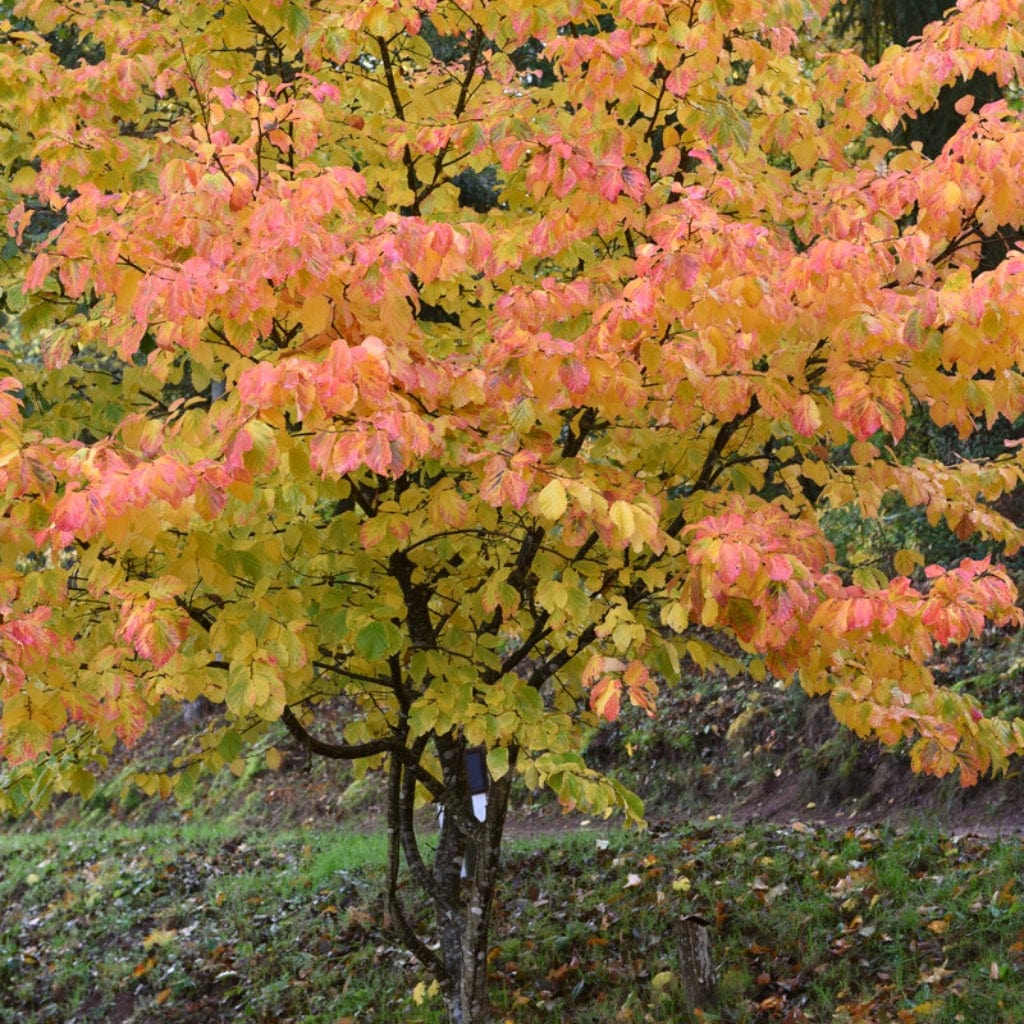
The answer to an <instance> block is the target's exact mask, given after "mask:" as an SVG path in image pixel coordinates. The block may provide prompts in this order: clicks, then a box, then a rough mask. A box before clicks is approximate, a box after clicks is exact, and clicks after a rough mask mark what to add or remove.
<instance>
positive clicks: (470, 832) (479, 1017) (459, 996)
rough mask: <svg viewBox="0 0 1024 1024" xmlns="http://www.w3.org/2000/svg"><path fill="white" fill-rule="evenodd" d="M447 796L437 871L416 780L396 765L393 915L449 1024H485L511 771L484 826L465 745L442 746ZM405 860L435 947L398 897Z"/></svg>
mask: <svg viewBox="0 0 1024 1024" xmlns="http://www.w3.org/2000/svg"><path fill="white" fill-rule="evenodd" d="M436 748H437V753H438V758H439V761H440V763H441V769H442V777H443V778H442V781H443V783H444V797H443V800H442V802H441V805H440V808H439V809H440V811H441V812H442V813H441V815H440V828H439V832H438V836H437V850H436V853H435V856H434V862H433V865H432V866H430V865H428V864H427V863H426V861H425V860H424V859H423V857H422V855H421V853H420V847H419V843H418V841H417V838H416V831H415V819H414V816H413V813H412V812H413V805H414V798H415V792H416V780H415V778H414V777H413V775H412V774H411V773H410V772H408V771H407V770H403V767H402V765H401V764H399V763H398V762H397V761H393V763H392V767H391V787H390V790H389V794H390V799H389V805H388V839H389V872H388V909H389V915H390V918H391V924H392V926H393V927H394V929H395V930H396V931H397V932H398V934H399V937H400V938H401V939H402V941H403V942H404V943H405V945H406V946H407V947H408V948H409V949H411V950H412V951H413V952H414V953H415V954H416V955H417V957H419V959H420V960H421V961H423V963H424V964H425V965H426V966H427V967H428V968H429V969H430V970H431V972H432V973H433V974H434V977H435V978H436V979H437V981H438V983H439V985H440V988H441V993H442V997H443V999H444V1003H445V1009H446V1013H447V1017H448V1021H449V1024H486V1021H487V1020H488V1019H489V1016H490V1002H489V999H488V996H487V953H488V943H489V937H490V923H491V910H492V907H493V903H494V891H495V886H496V883H497V879H498V871H499V868H500V854H501V841H502V835H503V833H504V828H505V814H506V811H507V809H508V799H509V793H510V790H511V784H512V777H513V771H512V767H513V766H514V762H515V751H510V752H509V761H510V768H509V771H508V772H507V773H506V775H505V776H504V777H503V778H501V779H499V780H497V781H495V782H492V784H491V786H490V790H489V792H488V801H487V812H486V817H485V819H484V821H478V820H477V819H476V818H475V817H474V815H473V810H472V799H471V795H470V792H469V786H468V781H467V778H466V771H465V765H464V760H463V755H464V753H465V743H464V742H463V741H461V740H456V739H453V738H452V737H450V736H448V737H441V738H438V739H437V740H436ZM400 860H404V861H405V865H406V868H407V870H408V873H409V875H410V876H411V882H412V886H411V888H414V889H416V890H418V891H419V894H420V896H421V897H422V899H421V900H420V901H419V905H421V906H422V905H423V904H426V905H428V906H430V908H431V910H432V916H433V925H434V929H433V931H434V938H435V942H433V943H431V942H428V941H425V940H424V939H423V938H422V937H421V935H420V933H419V931H418V930H417V927H416V921H415V919H414V915H413V914H411V913H410V912H409V910H408V908H407V907H406V906H405V905H404V903H403V901H402V900H401V899H400V897H399V884H398V876H399V861H400Z"/></svg>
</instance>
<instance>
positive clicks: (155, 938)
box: [142, 928, 178, 949]
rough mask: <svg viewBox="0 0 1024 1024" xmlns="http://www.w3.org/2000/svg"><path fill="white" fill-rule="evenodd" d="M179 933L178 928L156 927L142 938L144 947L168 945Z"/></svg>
mask: <svg viewBox="0 0 1024 1024" xmlns="http://www.w3.org/2000/svg"><path fill="white" fill-rule="evenodd" d="M177 934H178V929H177V928H167V929H164V928H156V929H154V930H153V931H151V932H150V933H149V934H148V935H147V936H146V937H145V938H144V939H143V940H142V948H143V949H151V948H152V947H153V946H166V945H167V943H169V942H171V941H172V940H173V939H174V937H175V936H176V935H177Z"/></svg>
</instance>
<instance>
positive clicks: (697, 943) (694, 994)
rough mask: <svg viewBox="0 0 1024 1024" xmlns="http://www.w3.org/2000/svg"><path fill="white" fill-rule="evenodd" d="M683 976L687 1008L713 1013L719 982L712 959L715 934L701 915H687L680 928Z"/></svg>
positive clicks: (680, 961)
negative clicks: (713, 936)
mask: <svg viewBox="0 0 1024 1024" xmlns="http://www.w3.org/2000/svg"><path fill="white" fill-rule="evenodd" d="M677 936H678V940H679V974H680V982H681V987H682V990H683V999H684V1001H685V1002H686V1008H687V1010H689V1011H690V1013H693V1011H694V1010H707V1009H710V1008H711V1007H712V1006H713V1005H714V1003H715V997H716V994H717V990H718V982H717V980H716V978H715V964H714V961H713V960H712V958H711V932H710V929H709V927H708V922H707V921H705V920H704V918H702V917H700V916H699V915H697V914H687V915H686V916H685V917H682V918H680V920H679V922H678V925H677Z"/></svg>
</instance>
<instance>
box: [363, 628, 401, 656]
mask: <svg viewBox="0 0 1024 1024" xmlns="http://www.w3.org/2000/svg"><path fill="white" fill-rule="evenodd" d="M401 646H402V634H401V633H400V632H399V631H398V629H397V628H396V627H395V626H394V625H393V624H392V623H390V622H380V621H378V622H371V623H369V624H368V625H366V626H363V628H362V629H361V630H359V632H358V633H357V634H356V651H358V653H359V654H361V655H362V656H363V657H364V658H366V660H367V661H380V660H381V659H382V658H386V657H387V656H388V655H389V654H394V653H395V652H396V651H398V650H400V649H401Z"/></svg>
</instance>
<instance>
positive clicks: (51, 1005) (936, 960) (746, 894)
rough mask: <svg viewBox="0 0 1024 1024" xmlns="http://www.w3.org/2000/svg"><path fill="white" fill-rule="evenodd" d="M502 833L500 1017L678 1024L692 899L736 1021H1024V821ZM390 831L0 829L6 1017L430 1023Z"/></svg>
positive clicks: (722, 1014) (728, 1015)
mask: <svg viewBox="0 0 1024 1024" xmlns="http://www.w3.org/2000/svg"><path fill="white" fill-rule="evenodd" d="M572 828H573V827H572V826H569V829H570V831H568V832H567V833H562V834H561V835H560V836H559V837H558V838H553V837H541V838H538V839H535V840H531V841H528V842H524V841H520V842H517V843H515V844H512V846H511V847H510V849H509V853H508V857H507V874H506V880H505V884H504V886H503V888H502V891H501V893H500V898H499V904H498V907H497V912H496V915H495V927H494V935H493V948H492V952H491V971H492V995H493V1000H494V1003H495V1005H496V1007H497V1009H498V1011H499V1012H498V1017H497V1019H498V1020H505V1019H508V1020H512V1021H514V1022H515V1024H540V1022H549V1021H552V1020H557V1021H578V1022H580V1024H583V1022H587V1024H603V1022H608V1024H611V1022H630V1021H636V1022H666V1024H668V1022H671V1024H677V1022H679V1021H681V1020H682V1019H683V1016H684V1014H683V1009H682V1006H683V1000H682V994H681V993H680V991H679V977H678V957H679V944H678V939H677V936H678V931H677V928H678V919H679V917H680V916H681V915H682V914H684V913H687V912H690V911H696V912H699V913H701V914H702V915H703V916H704V917H705V918H707V919H708V920H709V921H710V922H712V926H713V934H714V946H715V957H716V961H717V963H718V965H719V975H720V979H721V985H720V1002H719V1005H718V1007H717V1008H716V1009H714V1010H709V1011H708V1012H707V1013H706V1014H705V1016H704V1019H705V1020H708V1021H719V1022H751V1024H754V1022H769V1021H779V1022H783V1024H798V1022H802V1021H804V1022H826V1021H827V1022H840V1024H845V1022H849V1024H854V1022H868V1024H870V1022H883V1021H885V1022H888V1021H892V1022H899V1024H916V1022H932V1021H934V1022H949V1024H951V1022H954V1021H963V1022H966V1024H974V1022H985V1024H990V1022H991V1024H999V1022H1004V1021H1006V1022H1009V1021H1024V914H1022V913H1021V905H1020V903H1019V902H1018V901H1019V894H1018V891H1017V888H1018V881H1017V880H1018V878H1020V877H1022V874H1024V843H1022V842H1021V841H1020V840H1003V841H993V842H988V841H983V840H981V839H977V838H971V837H968V838H965V839H962V840H960V841H954V840H952V839H949V838H944V837H942V836H940V835H939V834H937V833H935V832H930V831H927V830H924V829H917V830H913V831H910V832H908V833H906V834H903V835H897V834H896V833H893V832H891V831H887V830H870V829H859V830H850V831H847V832H842V831H837V832H826V831H822V830H819V831H813V830H810V829H808V830H805V831H799V830H794V829H793V828H783V827H768V826H762V827H751V828H746V829H739V828H736V827H732V826H729V825H727V824H723V823H721V822H715V823H705V824H703V825H699V826H694V827H689V828H686V829H682V830H680V831H679V832H675V833H672V834H661V835H657V836H651V835H640V836H638V835H637V834H636V833H623V832H616V831H607V832H595V831H591V830H589V829H578V828H577V829H575V830H574V831H573V830H572ZM383 861H384V843H383V837H382V836H372V835H370V836H367V835H346V834H343V833H338V832H328V831H316V830H305V831H294V832H287V833H250V832H244V831H240V830H239V828H238V826H237V825H232V826H225V827H224V828H222V829H218V828H215V827H212V826H205V827H199V826H184V827H181V828H173V827H168V826H160V827H154V828H141V829H128V828H121V827H114V826H112V827H110V828H106V829H104V828H99V827H95V826H93V827H90V828H87V829H86V828H76V829H73V830H66V831H56V832H48V833H40V834H35V835H19V834H15V833H12V832H8V833H6V834H0V994H2V995H0V1022H2V1024H15V1022H17V1024H49V1022H54V1024H56V1022H60V1024H65V1022H67V1021H69V1020H71V1019H74V1020H75V1022H76V1024H99V1022H103V1024H116V1022H118V1021H122V1022H124V1021H128V1020H132V1021H136V1022H141V1021H145V1022H146V1024H170V1022H181V1024H184V1022H190V1024H192V1022H197V1021H202V1022H204V1024H207V1022H208V1024H219V1022H225V1024H226V1022H228V1021H259V1022H265V1024H271V1022H276V1024H284V1022H308V1024H313V1022H322V1024H339V1022H344V1021H350V1022H356V1021H359V1022H363V1021H375V1022H395V1024H398V1022H403V1024H404V1022H410V1024H412V1022H417V1021H422V1022H433V1021H440V1020H441V1019H442V1016H443V1015H442V1013H441V1009H440V1003H439V1001H438V1000H437V999H436V998H435V997H433V996H432V995H431V989H430V985H429V982H430V979H429V978H428V977H426V975H425V974H424V973H423V972H422V971H421V970H419V968H418V967H417V965H416V964H415V962H414V961H412V958H411V957H410V956H409V955H408V954H406V953H405V952H404V951H402V950H401V949H399V948H397V947H396V944H395V943H394V941H393V939H392V938H391V937H390V935H389V934H388V933H387V932H386V930H385V929H384V926H383V916H384V915H383V908H382V905H381V901H380V899H379V895H378V893H379V888H380V877H381V872H382V865H383Z"/></svg>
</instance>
